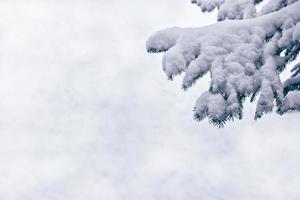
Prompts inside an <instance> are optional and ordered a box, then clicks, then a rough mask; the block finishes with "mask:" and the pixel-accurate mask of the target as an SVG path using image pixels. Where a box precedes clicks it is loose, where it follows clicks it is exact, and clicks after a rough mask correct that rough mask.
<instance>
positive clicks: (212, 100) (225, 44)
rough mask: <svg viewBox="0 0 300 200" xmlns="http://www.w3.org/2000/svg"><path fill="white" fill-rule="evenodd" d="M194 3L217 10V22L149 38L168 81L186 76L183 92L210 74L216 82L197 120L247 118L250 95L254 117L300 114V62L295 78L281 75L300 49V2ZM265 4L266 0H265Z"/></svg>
mask: <svg viewBox="0 0 300 200" xmlns="http://www.w3.org/2000/svg"><path fill="white" fill-rule="evenodd" d="M262 1H263V0H192V3H194V4H197V5H198V6H199V7H200V8H201V10H202V11H203V12H210V11H212V10H214V9H218V21H219V22H217V23H216V24H213V25H210V26H206V27H200V28H178V27H173V28H168V29H166V30H163V31H159V32H157V33H155V34H154V35H152V36H151V37H150V38H149V39H148V40H147V51H148V52H150V53H158V52H165V53H164V57H163V61H162V67H163V70H164V72H165V73H166V75H167V77H168V78H169V79H171V80H172V79H173V77H174V76H176V75H178V74H181V73H183V72H184V77H183V82H182V88H183V89H184V90H186V89H188V88H189V87H191V86H192V85H193V84H194V83H195V82H196V80H197V79H199V78H201V77H202V76H203V75H205V74H206V73H207V72H209V73H210V77H211V83H210V87H209V89H208V91H207V92H204V93H202V95H201V96H200V97H199V98H198V100H197V101H196V105H195V113H194V116H195V119H197V120H202V119H204V118H206V117H208V118H209V120H210V122H211V123H213V124H215V125H219V126H223V124H224V123H225V122H226V121H228V120H231V119H234V118H238V119H241V118H242V111H243V102H244V100H245V98H246V97H250V98H251V102H253V101H254V99H255V97H256V96H257V94H259V98H258V101H257V106H256V113H255V119H258V118H260V117H261V116H262V115H263V114H264V113H269V112H271V111H272V110H273V108H274V104H276V107H277V112H278V113H279V114H284V113H286V112H287V111H290V110H300V63H299V64H297V65H296V66H295V67H294V68H293V70H292V72H293V74H292V76H291V78H290V79H288V80H286V81H285V82H282V81H281V79H280V76H279V75H280V73H281V72H282V71H284V69H285V67H286V65H287V64H288V63H289V62H291V61H293V60H295V58H296V57H297V55H298V54H299V50H300V1H299V0H268V1H267V2H266V3H265V4H264V6H263V7H262V8H261V9H260V10H259V11H258V9H257V4H259V3H261V2H262ZM264 1H266V0H264Z"/></svg>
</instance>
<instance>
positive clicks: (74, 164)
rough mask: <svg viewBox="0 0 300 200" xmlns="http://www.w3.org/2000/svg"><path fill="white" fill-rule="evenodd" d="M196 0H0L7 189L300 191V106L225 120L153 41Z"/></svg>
mask: <svg viewBox="0 0 300 200" xmlns="http://www.w3.org/2000/svg"><path fill="white" fill-rule="evenodd" d="M214 21H215V14H211V15H208V14H202V13H201V12H200V10H199V9H198V8H197V7H196V6H194V5H191V4H190V1H189V0H185V1H183V0H164V1H161V0H151V1H146V0H127V1H117V0H109V1H107V0H98V1H97V0H27V1H23V0H2V1H1V2H0V199H1V200H2V199H3V200H37V199H38V200H187V199H188V200H200V199H201V200H253V199H255V200H266V199H272V200H277V199H278V200H282V199H284V200H298V199H299V198H300V190H299V185H300V171H299V166H300V156H299V155H300V145H299V144H300V131H299V130H300V124H299V117H300V114H299V113H291V114H288V115H286V116H284V117H280V116H277V115H276V114H271V115H267V116H264V117H263V118H262V119H261V120H259V121H257V122H255V121H254V120H253V117H254V111H255V105H252V104H249V103H247V104H246V108H245V117H244V119H243V120H242V121H235V122H234V123H232V122H231V123H228V124H227V125H226V127H225V128H223V129H218V128H216V127H213V126H212V125H209V124H208V122H207V121H203V122H201V123H198V122H196V121H194V120H193V119H192V114H193V113H192V109H193V105H194V103H195V101H196V99H197V97H198V96H199V95H200V94H201V92H203V91H205V90H206V89H207V87H208V82H209V79H208V77H205V78H204V79H203V80H201V81H198V83H197V84H196V85H195V86H194V87H193V88H191V89H190V90H189V91H187V92H183V91H182V90H181V89H180V77H178V78H177V79H176V80H174V81H173V82H170V81H168V80H167V78H166V77H165V75H164V73H163V72H162V69H161V57H162V55H153V54H147V53H146V51H145V41H146V39H147V37H148V36H149V35H151V34H152V33H153V32H155V31H157V30H160V29H163V28H166V27H170V26H180V27H191V26H192V27H197V26H203V25H206V24H211V23H214Z"/></svg>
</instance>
